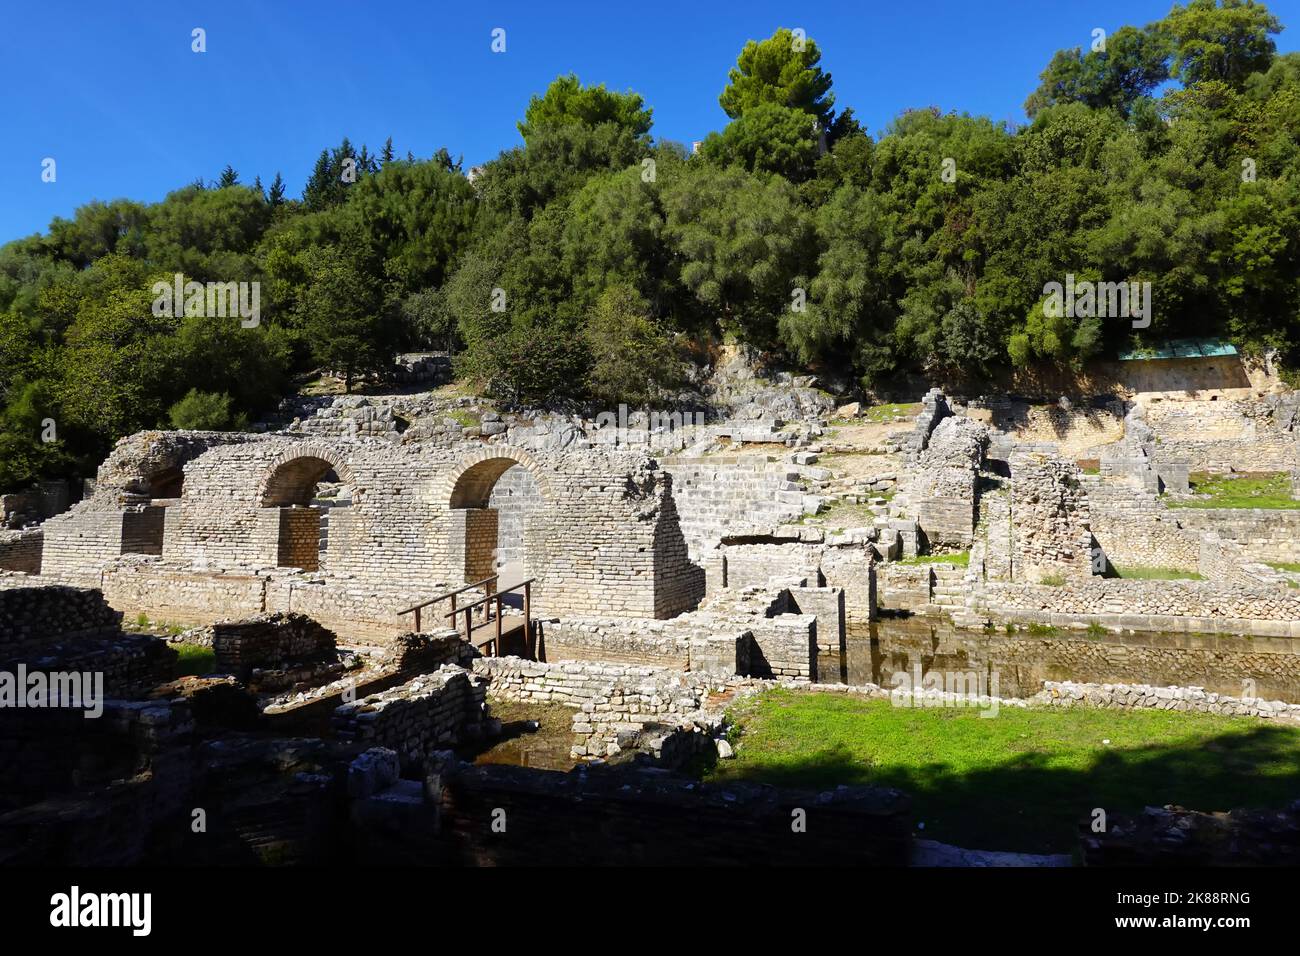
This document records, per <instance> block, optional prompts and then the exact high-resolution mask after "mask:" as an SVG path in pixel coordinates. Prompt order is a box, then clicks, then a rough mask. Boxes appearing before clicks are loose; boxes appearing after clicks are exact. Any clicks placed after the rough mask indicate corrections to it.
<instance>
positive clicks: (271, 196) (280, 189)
mask: <svg viewBox="0 0 1300 956" xmlns="http://www.w3.org/2000/svg"><path fill="white" fill-rule="evenodd" d="M266 201H267V202H268V203H270V204H271V205H272V206H283V205H284V178H283V177H282V176H281V175H280V171H279V170H278V169H277V170H276V171H275V179H274V180H272V182H271V191H270V192H269V193H267V196H266Z"/></svg>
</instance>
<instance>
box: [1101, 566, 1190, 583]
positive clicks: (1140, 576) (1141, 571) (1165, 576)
mask: <svg viewBox="0 0 1300 956" xmlns="http://www.w3.org/2000/svg"><path fill="white" fill-rule="evenodd" d="M1111 567H1113V568H1114V569H1115V577H1117V578H1127V579H1129V580H1132V581H1204V580H1205V578H1204V577H1202V576H1201V575H1200V574H1197V573H1196V572H1195V571H1184V570H1182V569H1180V568H1148V567H1141V566H1140V565H1130V566H1128V567H1123V568H1121V567H1120V566H1119V565H1117V564H1113V565H1111Z"/></svg>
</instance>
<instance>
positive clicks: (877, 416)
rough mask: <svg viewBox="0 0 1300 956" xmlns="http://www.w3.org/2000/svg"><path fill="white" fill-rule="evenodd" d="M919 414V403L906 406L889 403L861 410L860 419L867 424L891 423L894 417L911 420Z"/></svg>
mask: <svg viewBox="0 0 1300 956" xmlns="http://www.w3.org/2000/svg"><path fill="white" fill-rule="evenodd" d="M920 413H921V403H920V402H911V403H909V404H906V405H899V404H896V403H889V404H885V405H871V406H869V407H867V408H864V409H863V410H862V418H863V419H865V420H866V421H869V422H892V421H893V420H894V418H895V417H896V416H899V415H902V416H903V417H904V418H913V417H915V416H916V415H919V414H920Z"/></svg>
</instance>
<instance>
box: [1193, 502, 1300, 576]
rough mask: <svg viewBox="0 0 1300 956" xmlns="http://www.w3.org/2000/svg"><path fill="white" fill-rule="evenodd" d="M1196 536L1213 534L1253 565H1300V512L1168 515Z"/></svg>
mask: <svg viewBox="0 0 1300 956" xmlns="http://www.w3.org/2000/svg"><path fill="white" fill-rule="evenodd" d="M1168 514H1170V515H1171V516H1174V517H1176V518H1177V521H1178V523H1179V524H1180V525H1181V526H1182V527H1184V528H1187V529H1192V530H1194V531H1196V532H1202V533H1203V532H1213V533H1214V534H1216V535H1218V536H1219V537H1220V538H1221V539H1223V540H1225V541H1230V542H1232V543H1233V544H1235V545H1236V546H1237V547H1238V548H1240V549H1241V551H1242V552H1243V553H1244V554H1245V555H1246V556H1247V557H1248V558H1250V559H1251V560H1253V561H1261V562H1265V563H1268V562H1277V563H1283V562H1284V563H1294V562H1300V510H1293V511H1289V510H1286V509H1273V508H1177V509H1174V510H1171V511H1169V512H1168Z"/></svg>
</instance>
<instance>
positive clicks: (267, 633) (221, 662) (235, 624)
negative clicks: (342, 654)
mask: <svg viewBox="0 0 1300 956" xmlns="http://www.w3.org/2000/svg"><path fill="white" fill-rule="evenodd" d="M208 630H210V631H211V635H212V637H211V645H212V650H213V652H214V654H215V655H216V665H217V669H218V670H220V671H227V672H229V673H232V674H240V675H244V676H247V675H248V674H249V673H250V672H251V671H252V669H253V668H255V667H260V668H268V667H269V668H279V667H284V666H285V665H286V664H289V663H291V662H292V663H300V662H304V661H323V660H332V659H333V658H334V657H335V651H334V648H335V642H336V638H335V635H334V632H333V631H331V630H329V629H327V628H325V627H322V626H321V625H320V624H318V623H317V622H316V621H313V620H312V619H311V618H309V617H307V616H305V615H302V614H285V613H276V614H263V615H259V616H257V617H253V618H246V619H243V620H238V621H219V622H217V623H216V624H213V625H212V626H211V627H210V628H209V629H208Z"/></svg>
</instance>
